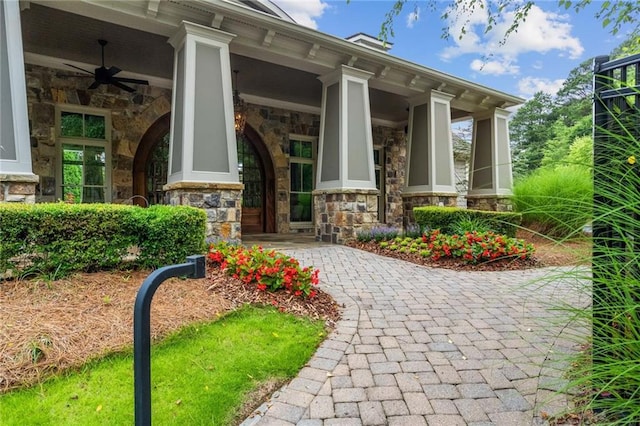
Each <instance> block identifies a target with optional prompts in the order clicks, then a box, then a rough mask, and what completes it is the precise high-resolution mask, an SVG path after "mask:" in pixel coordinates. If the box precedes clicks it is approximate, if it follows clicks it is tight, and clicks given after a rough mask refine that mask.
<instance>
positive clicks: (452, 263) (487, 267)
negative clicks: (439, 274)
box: [348, 241, 545, 271]
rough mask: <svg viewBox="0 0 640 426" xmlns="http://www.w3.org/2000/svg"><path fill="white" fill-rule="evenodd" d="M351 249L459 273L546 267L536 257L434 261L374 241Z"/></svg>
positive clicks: (362, 243) (359, 244) (355, 243)
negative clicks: (473, 262) (472, 261)
mask: <svg viewBox="0 0 640 426" xmlns="http://www.w3.org/2000/svg"><path fill="white" fill-rule="evenodd" d="M348 245H349V246H350V247H354V248H357V249H360V250H365V251H368V252H370V253H376V254H379V255H381V256H387V257H393V258H394V259H400V260H405V261H407V262H411V263H416V264H418V265H422V266H430V267H432V268H445V269H455V270H457V271H508V270H517V269H530V268H539V267H541V266H545V265H544V264H543V263H542V262H541V261H540V260H538V259H537V258H536V257H532V258H530V259H520V258H508V259H496V260H493V261H490V262H484V263H478V264H471V263H467V262H463V261H461V260H458V259H452V258H444V257H442V258H440V259H438V260H433V259H432V258H431V257H422V256H420V255H419V254H418V253H400V252H398V251H396V250H389V249H387V248H381V247H380V246H379V245H378V243H376V242H374V241H368V242H359V241H354V242H352V243H349V244H348Z"/></svg>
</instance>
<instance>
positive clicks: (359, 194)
mask: <svg viewBox="0 0 640 426" xmlns="http://www.w3.org/2000/svg"><path fill="white" fill-rule="evenodd" d="M313 202H314V210H315V223H316V240H317V241H324V242H328V243H334V244H343V243H345V242H347V241H351V240H353V239H355V238H356V235H357V232H358V231H359V230H360V229H366V228H370V227H371V226H373V225H375V224H376V223H378V192H377V191H375V190H374V191H372V190H358V189H345V190H341V191H338V190H331V192H327V191H323V190H316V191H313Z"/></svg>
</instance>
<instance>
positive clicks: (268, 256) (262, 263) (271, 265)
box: [207, 241, 320, 298]
mask: <svg viewBox="0 0 640 426" xmlns="http://www.w3.org/2000/svg"><path fill="white" fill-rule="evenodd" d="M207 258H208V260H209V263H210V264H211V265H212V266H214V267H219V268H220V269H221V270H223V271H224V272H225V273H226V274H227V275H230V276H232V277H233V278H236V279H240V280H242V282H244V283H245V284H251V285H255V286H256V289H257V290H258V291H271V292H275V291H286V292H288V293H291V294H292V295H294V296H298V297H308V298H312V297H315V296H316V295H317V293H318V292H317V290H315V289H314V286H316V285H318V274H319V273H320V271H319V270H318V269H313V267H309V266H305V267H302V266H300V262H298V260H297V259H294V258H293V257H289V256H286V255H285V254H283V253H279V252H276V251H275V250H264V249H263V248H262V247H260V246H253V247H252V248H246V247H243V246H236V245H232V244H229V243H226V242H224V241H221V242H218V243H217V244H211V245H210V246H209V253H208V255H207Z"/></svg>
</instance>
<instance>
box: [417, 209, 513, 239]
mask: <svg viewBox="0 0 640 426" xmlns="http://www.w3.org/2000/svg"><path fill="white" fill-rule="evenodd" d="M413 215H414V217H415V219H416V222H417V223H418V225H420V227H421V228H422V229H425V230H435V229H439V230H440V232H442V233H444V234H453V233H454V227H455V226H456V224H460V223H461V222H464V221H465V220H466V221H469V220H472V221H476V220H477V221H480V222H482V224H483V226H484V227H485V229H486V228H488V229H489V230H491V231H494V232H495V233H497V234H504V235H507V236H509V237H514V236H515V235H516V230H517V229H518V226H519V225H520V222H521V220H522V216H521V215H520V214H519V213H512V212H490V211H483V210H470V209H461V208H458V207H436V206H424V207H414V209H413Z"/></svg>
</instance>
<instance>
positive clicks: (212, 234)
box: [164, 182, 242, 240]
mask: <svg viewBox="0 0 640 426" xmlns="http://www.w3.org/2000/svg"><path fill="white" fill-rule="evenodd" d="M164 190H165V191H167V194H168V198H169V204H171V205H173V206H191V207H198V208H201V209H203V210H204V211H205V212H206V213H207V229H206V237H207V238H211V239H224V240H240V239H241V238H242V229H241V226H240V219H241V206H242V184H216V183H191V182H178V183H175V184H168V185H165V187H164Z"/></svg>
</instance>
